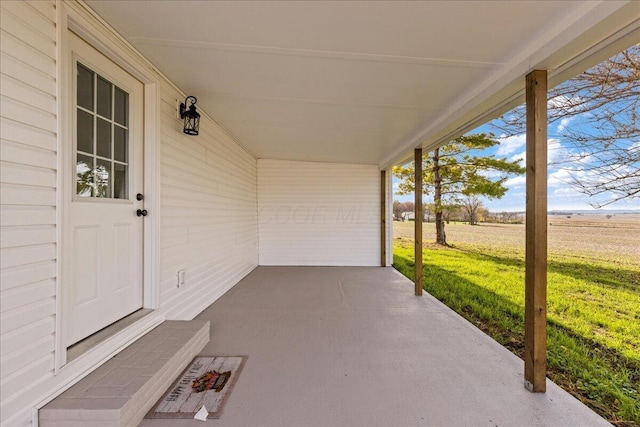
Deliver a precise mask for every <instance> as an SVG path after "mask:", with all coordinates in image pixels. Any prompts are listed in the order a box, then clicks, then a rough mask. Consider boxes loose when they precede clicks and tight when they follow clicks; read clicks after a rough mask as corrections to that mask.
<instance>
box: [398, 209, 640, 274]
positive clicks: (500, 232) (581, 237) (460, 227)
mask: <svg viewBox="0 0 640 427" xmlns="http://www.w3.org/2000/svg"><path fill="white" fill-rule="evenodd" d="M445 232H446V234H447V241H448V242H449V244H450V245H453V246H456V245H457V244H459V243H460V244H477V245H486V244H488V243H491V244H492V245H494V246H500V247H508V248H512V249H514V250H519V251H522V253H524V239H525V229H524V225H523V224H516V225H512V224H479V225H476V226H470V225H467V224H463V223H451V224H447V225H446V226H445ZM548 235H549V237H548V239H549V246H548V247H549V253H550V254H552V253H555V254H561V253H564V254H571V255H576V256H581V257H586V258H589V259H595V260H609V261H616V260H625V261H628V262H629V263H631V264H635V265H636V266H637V267H638V268H640V214H624V215H615V216H613V217H612V218H610V219H607V217H606V215H604V214H602V215H599V214H598V215H596V214H594V215H580V216H577V215H573V216H571V218H566V216H564V215H551V216H549V226H548ZM423 236H424V238H423V241H424V242H433V241H435V225H434V223H424V224H423ZM393 237H394V238H398V237H400V238H409V239H413V222H409V221H407V222H397V221H394V223H393Z"/></svg>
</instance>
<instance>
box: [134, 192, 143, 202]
mask: <svg viewBox="0 0 640 427" xmlns="http://www.w3.org/2000/svg"><path fill="white" fill-rule="evenodd" d="M142 199H144V196H143V195H142V193H138V194H136V200H138V201H140V200H142Z"/></svg>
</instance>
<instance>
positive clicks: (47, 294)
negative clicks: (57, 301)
mask: <svg viewBox="0 0 640 427" xmlns="http://www.w3.org/2000/svg"><path fill="white" fill-rule="evenodd" d="M55 295H56V281H55V280H54V279H47V280H44V281H42V282H37V283H31V284H29V285H25V286H20V287H19V288H13V289H8V290H6V291H4V292H3V293H2V302H1V303H0V312H3V313H4V312H7V311H9V310H15V309H18V308H20V307H22V306H24V305H25V301H29V302H36V301H39V300H43V299H47V298H51V297H55Z"/></svg>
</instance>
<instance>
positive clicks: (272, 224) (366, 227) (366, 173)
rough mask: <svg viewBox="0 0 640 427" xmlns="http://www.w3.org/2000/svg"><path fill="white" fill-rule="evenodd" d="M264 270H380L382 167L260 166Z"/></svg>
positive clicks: (271, 162) (287, 163)
mask: <svg viewBox="0 0 640 427" xmlns="http://www.w3.org/2000/svg"><path fill="white" fill-rule="evenodd" d="M258 208H259V212H260V215H259V235H260V265H365V266H367V265H368V266H377V265H380V171H379V170H378V167H377V166H368V165H352V164H338V163H310V162H294V161H286V160H262V159H261V160H258Z"/></svg>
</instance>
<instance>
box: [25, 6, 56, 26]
mask: <svg viewBox="0 0 640 427" xmlns="http://www.w3.org/2000/svg"><path fill="white" fill-rule="evenodd" d="M26 3H28V4H29V6H31V7H32V8H33V9H35V10H37V11H38V13H40V15H42V16H43V17H44V18H45V20H46V21H48V22H49V23H50V24H51V25H55V22H56V5H55V3H54V2H52V1H42V0H29V1H26Z"/></svg>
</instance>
